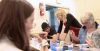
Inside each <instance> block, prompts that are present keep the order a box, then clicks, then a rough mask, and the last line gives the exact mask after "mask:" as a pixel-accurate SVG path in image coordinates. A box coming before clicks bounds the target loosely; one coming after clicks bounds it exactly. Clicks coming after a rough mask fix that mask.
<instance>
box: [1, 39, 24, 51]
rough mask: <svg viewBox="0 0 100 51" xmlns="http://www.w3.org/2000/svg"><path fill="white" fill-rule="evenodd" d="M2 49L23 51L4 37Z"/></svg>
mask: <svg viewBox="0 0 100 51" xmlns="http://www.w3.org/2000/svg"><path fill="white" fill-rule="evenodd" d="M0 51H22V50H20V49H18V48H17V47H16V46H15V45H14V44H13V43H12V42H10V40H8V39H3V40H1V41H0Z"/></svg>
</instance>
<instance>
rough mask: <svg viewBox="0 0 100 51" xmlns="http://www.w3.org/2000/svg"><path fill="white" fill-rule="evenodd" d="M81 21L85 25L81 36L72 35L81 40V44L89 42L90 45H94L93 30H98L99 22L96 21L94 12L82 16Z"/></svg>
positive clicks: (80, 33) (81, 30)
mask: <svg viewBox="0 0 100 51" xmlns="http://www.w3.org/2000/svg"><path fill="white" fill-rule="evenodd" d="M81 22H82V24H83V27H82V28H81V29H80V32H79V37H78V38H77V37H75V35H74V34H72V37H73V38H76V41H80V43H81V44H85V43H87V44H88V45H89V46H90V47H94V43H93V39H92V35H93V32H95V31H96V30H98V24H97V22H95V20H94V16H93V14H92V13H90V12H87V13H86V14H85V15H84V16H83V17H82V18H81Z"/></svg>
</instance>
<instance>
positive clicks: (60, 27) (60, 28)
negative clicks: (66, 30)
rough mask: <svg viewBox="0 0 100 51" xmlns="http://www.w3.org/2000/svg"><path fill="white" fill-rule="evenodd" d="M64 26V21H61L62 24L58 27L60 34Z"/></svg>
mask: <svg viewBox="0 0 100 51" xmlns="http://www.w3.org/2000/svg"><path fill="white" fill-rule="evenodd" d="M62 26H63V21H60V25H59V27H58V33H59V34H60V33H61V30H62Z"/></svg>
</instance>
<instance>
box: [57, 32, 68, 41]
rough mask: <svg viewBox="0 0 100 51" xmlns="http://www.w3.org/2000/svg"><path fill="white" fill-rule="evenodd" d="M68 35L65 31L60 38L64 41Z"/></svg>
mask: <svg viewBox="0 0 100 51" xmlns="http://www.w3.org/2000/svg"><path fill="white" fill-rule="evenodd" d="M66 36H67V34H66V33H64V34H60V37H59V39H60V40H61V41H64V40H65V38H66Z"/></svg>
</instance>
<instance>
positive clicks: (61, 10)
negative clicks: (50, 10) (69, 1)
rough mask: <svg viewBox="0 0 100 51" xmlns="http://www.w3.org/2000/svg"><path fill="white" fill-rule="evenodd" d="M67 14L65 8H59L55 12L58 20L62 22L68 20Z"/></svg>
mask: <svg viewBox="0 0 100 51" xmlns="http://www.w3.org/2000/svg"><path fill="white" fill-rule="evenodd" d="M66 14H67V12H66V9H65V8H57V10H56V12H55V16H56V17H57V18H58V20H61V21H63V20H64V19H66Z"/></svg>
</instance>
